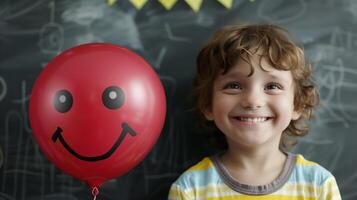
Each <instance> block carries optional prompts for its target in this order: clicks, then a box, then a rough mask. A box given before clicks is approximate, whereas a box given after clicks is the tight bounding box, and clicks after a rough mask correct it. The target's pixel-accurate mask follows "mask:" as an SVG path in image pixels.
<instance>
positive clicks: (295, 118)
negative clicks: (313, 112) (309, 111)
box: [292, 110, 301, 120]
mask: <svg viewBox="0 0 357 200" xmlns="http://www.w3.org/2000/svg"><path fill="white" fill-rule="evenodd" d="M300 116H301V111H300V110H294V111H293V115H292V120H297V119H299V118H300Z"/></svg>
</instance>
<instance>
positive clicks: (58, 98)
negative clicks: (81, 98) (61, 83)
mask: <svg viewBox="0 0 357 200" xmlns="http://www.w3.org/2000/svg"><path fill="white" fill-rule="evenodd" d="M53 103H54V106H55V108H56V110H57V111H58V112H60V113H65V112H68V111H69V110H70V109H71V108H72V104H73V97H72V94H71V93H70V92H69V91H67V90H60V91H58V92H57V93H56V95H55V100H54V102H53Z"/></svg>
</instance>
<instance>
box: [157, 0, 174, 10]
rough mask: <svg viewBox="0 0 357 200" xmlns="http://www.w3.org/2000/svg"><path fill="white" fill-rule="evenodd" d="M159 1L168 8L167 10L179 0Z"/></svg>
mask: <svg viewBox="0 0 357 200" xmlns="http://www.w3.org/2000/svg"><path fill="white" fill-rule="evenodd" d="M159 2H160V3H161V4H162V5H163V6H164V7H165V8H166V10H170V9H171V8H172V7H173V6H174V5H175V3H176V2H177V0H159Z"/></svg>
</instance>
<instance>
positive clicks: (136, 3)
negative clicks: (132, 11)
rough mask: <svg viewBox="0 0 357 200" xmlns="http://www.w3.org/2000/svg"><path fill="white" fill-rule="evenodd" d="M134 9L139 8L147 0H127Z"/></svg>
mask: <svg viewBox="0 0 357 200" xmlns="http://www.w3.org/2000/svg"><path fill="white" fill-rule="evenodd" d="M129 1H130V2H131V3H132V4H133V5H134V7H135V8H136V9H138V10H140V9H141V8H142V7H143V6H144V5H145V4H146V3H147V2H148V0H129Z"/></svg>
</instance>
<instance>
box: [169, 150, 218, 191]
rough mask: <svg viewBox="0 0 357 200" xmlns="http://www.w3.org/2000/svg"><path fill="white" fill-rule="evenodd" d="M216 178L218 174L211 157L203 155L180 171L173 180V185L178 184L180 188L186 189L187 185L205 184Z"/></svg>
mask: <svg viewBox="0 0 357 200" xmlns="http://www.w3.org/2000/svg"><path fill="white" fill-rule="evenodd" d="M217 179H219V175H218V173H217V171H216V170H215V167H214V164H213V162H212V160H211V158H209V157H205V158H203V159H202V160H201V161H199V162H198V163H196V164H195V165H193V166H191V167H190V168H189V169H187V170H186V171H185V172H184V173H182V174H181V175H180V177H179V178H178V179H177V180H176V181H175V182H174V185H179V186H180V187H182V189H187V188H189V187H199V186H203V185H207V184H209V182H211V181H212V180H217Z"/></svg>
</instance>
